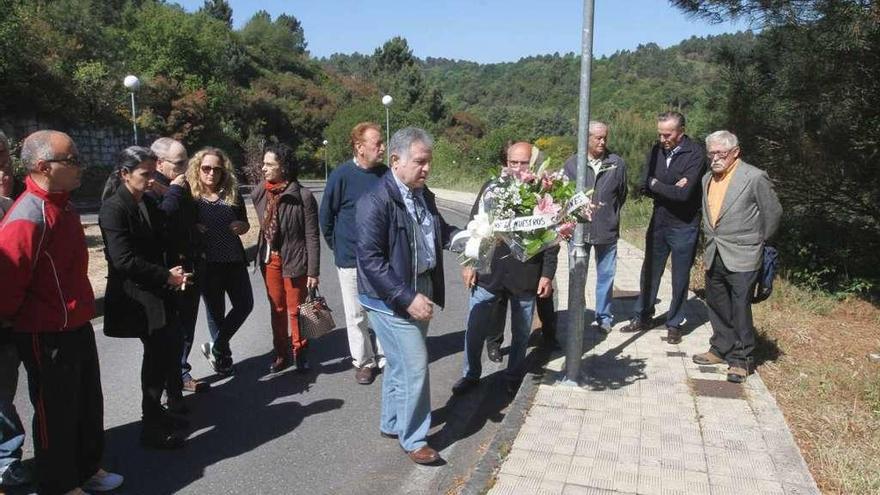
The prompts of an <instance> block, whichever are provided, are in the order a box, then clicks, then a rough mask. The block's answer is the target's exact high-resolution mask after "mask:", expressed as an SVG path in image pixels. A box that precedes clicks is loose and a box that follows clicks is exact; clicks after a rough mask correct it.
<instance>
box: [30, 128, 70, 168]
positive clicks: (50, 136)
mask: <svg viewBox="0 0 880 495" xmlns="http://www.w3.org/2000/svg"><path fill="white" fill-rule="evenodd" d="M56 151H61V152H68V153H67V154H68V155H70V154H76V145H75V144H74V143H73V139H71V138H70V136H68V135H67V134H65V133H63V132H61V131H37V132H35V133H33V134H31V135H30V136H28V137H26V138H25V140H24V143H22V145H21V161H22V163H23V164H24V166H25V167H26V168H27V169H28V171H30V172H35V171H36V170H37V165H38V164H39V162H40V161H41V160H42V161H48V160H54V159H55V158H58V157H56V156H55V155H56ZM61 158H68V157H67V156H64V157H61Z"/></svg>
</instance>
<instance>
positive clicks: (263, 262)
mask: <svg viewBox="0 0 880 495" xmlns="http://www.w3.org/2000/svg"><path fill="white" fill-rule="evenodd" d="M262 171H263V179H264V180H263V182H261V183H260V184H259V185H258V186H257V187H256V188H254V191H253V193H252V194H251V197H252V198H253V201H254V207H255V209H256V211H257V218H259V220H260V237H259V240H258V241H257V263H259V266H260V269H261V271H262V273H263V278H264V279H265V281H266V293H267V294H268V297H269V304H270V307H271V313H272V315H271V316H272V343H273V347H274V350H275V355H274V357H273V359H272V362H271V364H270V366H269V371H270V372H272V373H275V372H278V371H281V370H283V369H285V368H287V367H289V366H290V365H291V359H290V351H291V348H292V350H293V358H294V359H293V360H294V361H295V363H296V368H297V371H300V372H305V371H307V370H308V368H309V365H308V361H307V358H306V351H307V349H308V342H307V341H306V340H305V339H304V338H302V336H301V335H300V328H299V323H298V318H297V317H298V315H299V306H300V304H302V303H303V301H305V299H306V295H307V292H309V291H313V290H316V289H317V287H318V272H319V265H320V260H321V244H320V232H319V228H318V203H317V201H315V197H314V196H313V195H312V192H311V191H310V190H309V189H308V188H306V187H303V186H302V185H301V184H300V183H299V182H298V181H297V180H296V165H295V164H294V162H293V152H292V151H291V149H290V148H289V147H287V146H285V145H283V144H272V145H269V146H267V147H266V148H265V150H264V153H263V167H262ZM288 322H289V326H290V341H288V333H287V332H288ZM288 342H290V343H288Z"/></svg>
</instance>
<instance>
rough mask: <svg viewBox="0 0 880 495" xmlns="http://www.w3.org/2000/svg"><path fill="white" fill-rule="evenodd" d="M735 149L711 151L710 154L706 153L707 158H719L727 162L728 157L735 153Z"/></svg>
mask: <svg viewBox="0 0 880 495" xmlns="http://www.w3.org/2000/svg"><path fill="white" fill-rule="evenodd" d="M735 149H736V148H731V149H729V150H727V151H710V152H708V153H706V156H708V157H709V158H710V159H711V158H715V157H716V156H717V157H718V158H720V159H722V160H725V159H727V157H728V156H730V154H731V153H733V150H735Z"/></svg>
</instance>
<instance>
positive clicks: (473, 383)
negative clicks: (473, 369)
mask: <svg viewBox="0 0 880 495" xmlns="http://www.w3.org/2000/svg"><path fill="white" fill-rule="evenodd" d="M479 385H480V380H477V379H476V378H468V377H463V378H460V379H459V380H458V381H457V382H455V385H453V386H452V395H464V394H466V393H468V392H470V391H471V390H472V389H475V388H477V387H478V386H479Z"/></svg>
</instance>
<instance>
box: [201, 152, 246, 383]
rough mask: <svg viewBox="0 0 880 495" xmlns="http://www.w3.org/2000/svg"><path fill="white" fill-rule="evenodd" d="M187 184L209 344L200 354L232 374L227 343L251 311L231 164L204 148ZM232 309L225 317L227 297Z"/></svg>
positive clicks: (241, 215) (241, 210)
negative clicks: (194, 212)
mask: <svg viewBox="0 0 880 495" xmlns="http://www.w3.org/2000/svg"><path fill="white" fill-rule="evenodd" d="M186 179H187V182H188V183H189V185H190V189H191V191H192V196H193V199H194V200H195V202H196V206H197V207H198V217H199V218H198V223H197V224H196V229H198V231H199V232H201V234H202V247H203V248H204V268H203V269H202V270H201V273H202V274H203V277H202V280H201V288H202V299H203V300H204V301H205V309H206V310H207V311H206V313H207V316H208V318H207V319H208V331H209V332H210V333H211V339H212V342H206V343H204V344H202V354H204V355H205V359H207V360H208V362H209V363H211V366H212V367H213V368H214V371H216V372H217V373H219V374H221V375H231V374H232V373H234V372H235V370H234V368H233V366H232V363H233V362H232V350H231V349H230V347H229V341H230V340H231V339H232V336H233V335H235V332H237V331H238V329H239V328H240V327H241V325H242V324H243V323H244V321H245V319H247V317H248V315H249V314H251V310H252V309H253V307H254V295H253V293H252V292H251V280H250V277H249V276H248V273H247V260H246V259H245V253H244V246H242V244H241V239H240V238H239V236H241V235H244V234H245V233H246V232H247V231H248V230H249V229H250V228H251V226H250V224H248V221H247V211H246V210H245V207H244V201H243V200H242V198H241V195H240V194H238V181H237V180H236V178H235V169H233V167H232V161H231V160H230V159H229V157H228V156H226V153H224V152H223V151H222V150H219V149H217V148H203V149H201V150H200V151H199V152H198V153H196V154H195V155H194V156H193V157H192V159H191V160H190V161H189V169H188V170H187V172H186ZM227 295H228V296H229V301H230V303H231V304H232V308H231V309H230V310H229V312H228V313H227V312H226V296H227Z"/></svg>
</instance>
